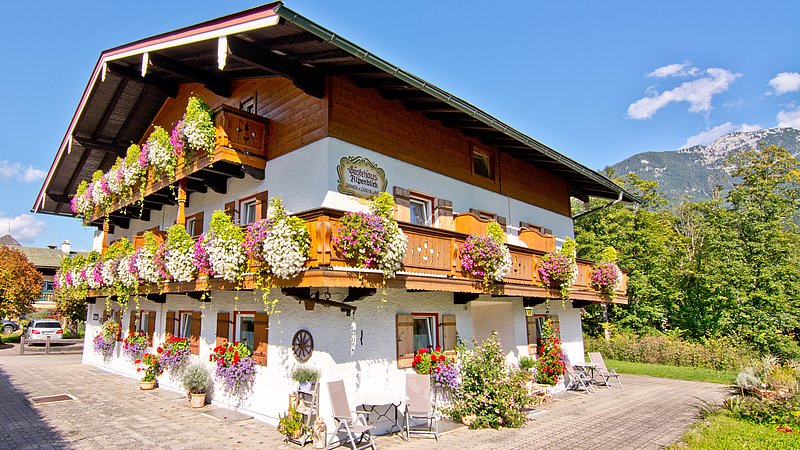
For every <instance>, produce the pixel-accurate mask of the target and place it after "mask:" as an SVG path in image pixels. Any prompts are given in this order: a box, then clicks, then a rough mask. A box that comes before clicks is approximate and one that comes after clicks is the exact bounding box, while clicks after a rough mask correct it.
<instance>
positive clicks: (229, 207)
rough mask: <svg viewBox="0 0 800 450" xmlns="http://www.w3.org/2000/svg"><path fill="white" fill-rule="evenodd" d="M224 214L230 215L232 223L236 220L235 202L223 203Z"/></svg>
mask: <svg viewBox="0 0 800 450" xmlns="http://www.w3.org/2000/svg"><path fill="white" fill-rule="evenodd" d="M225 214H227V215H229V216H231V219H233V221H234V223H235V222H236V202H228V203H225Z"/></svg>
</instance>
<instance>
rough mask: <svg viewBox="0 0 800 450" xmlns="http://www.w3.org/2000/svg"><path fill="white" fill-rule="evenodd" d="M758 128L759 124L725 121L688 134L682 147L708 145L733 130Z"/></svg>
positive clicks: (759, 127) (753, 129)
mask: <svg viewBox="0 0 800 450" xmlns="http://www.w3.org/2000/svg"><path fill="white" fill-rule="evenodd" d="M760 129H761V126H759V125H752V124H749V123H743V124H739V125H736V124H734V123H733V122H725V123H723V124H722V125H717V126H716V127H714V128H712V129H710V130H706V131H702V132H700V133H697V134H695V135H694V136H690V137H689V138H688V139H686V143H685V144H683V148H686V147H693V146H695V145H708V144H710V143H712V142H714V141H716V140H717V139H719V138H721V137H722V136H725V135H726V134H729V133H733V132H735V131H755V130H760Z"/></svg>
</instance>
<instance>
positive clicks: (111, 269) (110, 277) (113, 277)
mask: <svg viewBox="0 0 800 450" xmlns="http://www.w3.org/2000/svg"><path fill="white" fill-rule="evenodd" d="M117 265H119V261H118V260H116V259H111V260H108V261H106V262H104V263H103V268H102V270H101V272H100V273H101V274H102V276H103V284H104V285H106V286H113V285H114V284H116V282H117Z"/></svg>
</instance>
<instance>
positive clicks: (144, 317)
mask: <svg viewBox="0 0 800 450" xmlns="http://www.w3.org/2000/svg"><path fill="white" fill-rule="evenodd" d="M149 325H150V313H149V312H148V311H141V312H140V313H139V329H140V330H142V331H144V332H145V333H146V332H147V330H149V329H150V327H149Z"/></svg>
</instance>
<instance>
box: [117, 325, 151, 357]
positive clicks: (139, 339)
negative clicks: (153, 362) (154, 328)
mask: <svg viewBox="0 0 800 450" xmlns="http://www.w3.org/2000/svg"><path fill="white" fill-rule="evenodd" d="M145 351H147V335H146V334H145V332H144V331H142V330H137V331H134V332H133V333H131V334H129V335H128V336H127V337H126V338H125V340H124V341H123V342H122V353H124V354H125V356H126V357H127V358H128V359H130V360H131V361H134V360H137V359H140V358H141V357H142V355H143V354H144V352H145Z"/></svg>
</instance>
